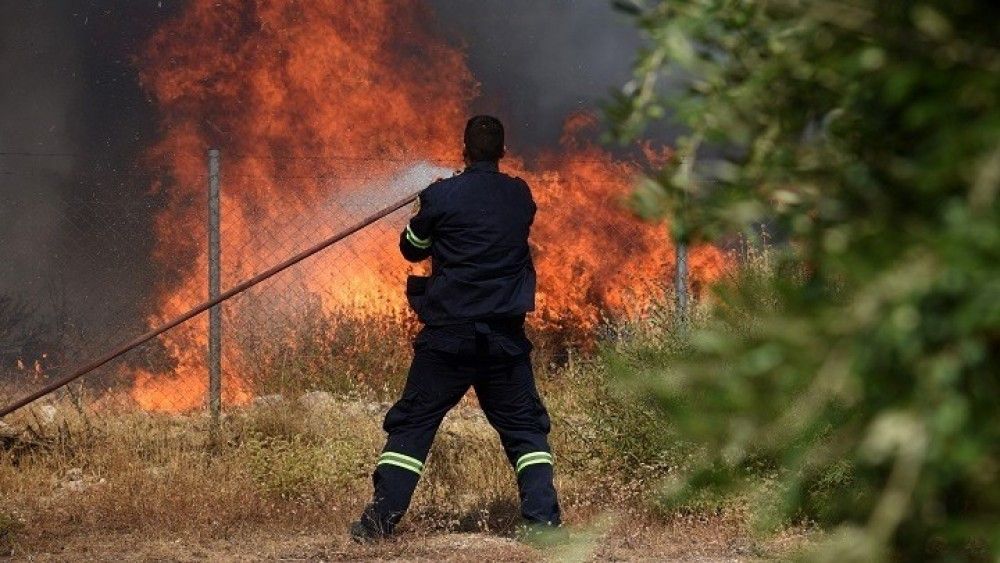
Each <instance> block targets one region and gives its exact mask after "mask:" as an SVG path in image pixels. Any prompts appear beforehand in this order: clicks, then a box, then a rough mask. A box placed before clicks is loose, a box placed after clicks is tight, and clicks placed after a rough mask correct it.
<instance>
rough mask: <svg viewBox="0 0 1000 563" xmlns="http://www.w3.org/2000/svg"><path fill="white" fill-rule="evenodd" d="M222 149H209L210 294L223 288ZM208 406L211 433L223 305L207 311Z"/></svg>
mask: <svg viewBox="0 0 1000 563" xmlns="http://www.w3.org/2000/svg"><path fill="white" fill-rule="evenodd" d="M219 207H220V205H219V150H218V149H210V150H209V151H208V298H209V299H215V298H216V297H218V296H219V291H220V287H219V286H220V281H221V280H220V268H219V264H220V259H221V245H220V232H219V215H220V211H219ZM208 410H209V412H210V413H211V416H212V433H213V436H214V433H215V431H216V430H217V429H218V427H219V415H220V412H221V410H222V305H216V306H214V307H212V308H211V309H209V312H208Z"/></svg>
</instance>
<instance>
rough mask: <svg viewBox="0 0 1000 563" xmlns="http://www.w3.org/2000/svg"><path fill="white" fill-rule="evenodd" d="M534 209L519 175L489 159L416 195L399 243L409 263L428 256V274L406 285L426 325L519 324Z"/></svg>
mask: <svg viewBox="0 0 1000 563" xmlns="http://www.w3.org/2000/svg"><path fill="white" fill-rule="evenodd" d="M535 210H536V207H535V202H534V200H533V199H532V197H531V191H530V190H529V188H528V185H527V184H526V183H525V182H524V180H521V179H520V178H513V177H511V176H507V175H506V174H502V173H501V172H500V171H499V170H498V168H497V164H496V163H494V162H476V163H473V164H472V165H470V166H469V167H467V168H466V169H465V171H463V172H462V173H461V174H458V175H456V176H453V177H451V178H447V179H443V180H439V181H437V182H435V183H433V184H431V185H430V186H429V187H428V188H427V189H426V190H424V191H423V193H421V195H420V208H419V211H418V212H417V214H416V215H414V216H413V217H412V218H411V219H410V221H409V223H408V224H407V225H406V228H405V229H404V230H403V232H402V233H401V234H400V241H399V246H400V250H401V251H402V253H403V256H404V257H405V258H406V259H407V260H409V261H411V262H416V261H419V260H423V259H425V258H427V257H430V259H431V275H430V277H429V278H426V279H411V280H409V282H408V284H407V286H408V287H407V294H408V296H409V297H410V302H411V304H412V305H413V308H414V310H415V312H416V313H417V315H418V317H419V318H420V320H421V321H422V322H423V323H424V324H425V325H427V327H428V328H432V327H452V329H453V331H462V330H473V329H475V330H477V332H480V331H482V330H492V328H491V327H493V328H496V327H497V326H499V327H500V328H501V330H500V332H507V331H505V330H502V329H503V327H504V325H505V324H507V323H512V324H513V325H517V324H519V323H518V321H523V319H524V315H525V313H527V312H529V311H531V310H533V309H534V308H535V268H534V265H533V263H532V260H531V251H530V249H529V247H528V233H529V231H530V229H531V224H532V221H533V220H534V217H535ZM477 323H478V325H479V326H478V328H477V326H476V325H477ZM463 327H464V328H463ZM470 327H471V328H470ZM435 332H440V331H435ZM463 340H465V339H464V338H463Z"/></svg>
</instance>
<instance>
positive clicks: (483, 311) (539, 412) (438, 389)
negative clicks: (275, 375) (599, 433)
mask: <svg viewBox="0 0 1000 563" xmlns="http://www.w3.org/2000/svg"><path fill="white" fill-rule="evenodd" d="M503 155H504V129H503V125H502V124H501V123H500V121H499V120H498V119H496V118H495V117H490V116H485V115H481V116H476V117H473V118H472V119H470V120H469V121H468V123H467V124H466V127H465V150H464V157H465V163H466V168H465V170H464V171H463V172H461V173H459V174H457V175H455V176H453V177H451V178H448V179H444V180H438V181H437V182H435V183H433V184H431V185H430V186H429V187H428V188H427V189H426V190H424V191H423V193H421V195H420V197H419V200H418V202H417V205H418V210H417V212H416V214H415V215H414V216H413V217H412V218H411V219H410V221H409V223H408V224H407V225H406V228H405V229H404V230H403V232H402V233H401V234H400V239H399V248H400V251H401V252H402V254H403V257H404V258H406V259H407V260H409V261H411V262H418V261H421V260H424V259H426V258H430V259H431V275H430V276H429V277H427V278H420V277H414V276H411V277H410V278H409V279H408V280H407V297H408V299H409V302H410V304H411V306H412V307H413V309H414V310H415V312H416V313H417V316H418V317H419V319H420V321H421V322H422V323H423V324H424V326H423V328H422V330H421V331H420V332H419V334H418V335H417V337H416V339H415V340H414V343H413V349H414V356H413V363H412V364H411V366H410V371H409V375H408V376H407V380H406V385H405V387H404V389H403V393H402V397H401V398H400V399H399V401H398V402H396V404H395V405H393V407H392V408H391V409H390V410H389V412H388V413H387V414H386V417H385V423H384V425H383V428H384V429H385V431H386V433H387V434H388V439H387V441H386V444H385V448H384V449H383V450H382V454H381V455H380V456H379V458H378V462H377V464H376V466H375V471H374V473H373V475H372V479H373V481H374V484H375V494H374V498H373V499H372V502H371V503H370V504H369V505H368V506H367V507H366V508H365V510H364V512H363V513H362V515H361V518H360V519H359V520H358V521H357V522H355V523H354V524H353V525H352V526H351V536H352V537H353V538H354V539H355V540H357V541H362V542H363V541H371V540H376V539H380V538H384V537H387V536H389V535H391V534H392V532H393V529H394V528H395V527H396V524H397V523H398V522H399V520H400V519H401V518H402V517H403V514H404V513H405V512H406V509H407V508H408V507H409V505H410V498H411V497H412V495H413V491H414V489H415V488H416V486H417V481H418V480H419V479H420V475H421V474H422V473H423V472H424V468H425V464H426V462H427V452H428V451H429V450H430V448H431V443H432V442H433V440H434V434H435V433H436V432H437V429H438V426H439V425H440V424H441V420H442V418H444V416H445V414H446V413H447V412H448V411H449V410H450V409H451V408H452V407H454V406H455V404H457V403H458V401H459V400H460V399H461V398H462V396H464V395H465V393H466V391H468V389H469V387H470V386H471V387H473V388H474V389H475V391H476V397H478V399H479V404H480V406H481V407H482V409H483V411H484V413H485V414H486V419H487V420H488V421H489V422H490V424H491V425H492V426H493V427H494V428H495V429H496V431H497V432H498V433H499V435H500V441H501V443H502V445H503V449H504V452H505V453H506V454H507V459H508V460H509V461H510V465H511V469H512V472H513V474H514V476H515V477H516V479H517V485H518V490H519V496H520V504H521V516H522V518H523V520H524V523H525V525H526V526H527V527H529V528H531V529H538V528H542V529H544V528H546V527H550V526H551V527H555V526H558V525H559V524H560V517H559V503H558V500H557V498H556V491H555V487H554V486H553V483H552V472H553V462H554V458H553V456H552V450H551V449H550V448H549V442H548V438H547V436H548V433H549V416H548V413H547V412H546V410H545V406H544V405H543V404H542V400H541V398H540V397H539V395H538V390H537V389H536V387H535V380H534V375H533V373H532V367H531V361H530V357H529V354H530V351H531V342H530V341H529V340H528V338H527V336H526V335H525V331H524V318H525V314H526V313H528V312H529V311H531V310H532V309H534V303H535V269H534V265H533V264H532V259H531V252H530V250H529V247H528V233H529V231H530V228H531V223H532V221H533V220H534V216H535V203H534V201H533V199H532V197H531V191H530V190H529V188H528V185H527V184H526V183H525V182H524V180H522V179H520V178H512V177H510V176H507V175H506V174H503V173H501V172H500V171H499V169H498V162H499V160H500V159H501V158H502V157H503Z"/></svg>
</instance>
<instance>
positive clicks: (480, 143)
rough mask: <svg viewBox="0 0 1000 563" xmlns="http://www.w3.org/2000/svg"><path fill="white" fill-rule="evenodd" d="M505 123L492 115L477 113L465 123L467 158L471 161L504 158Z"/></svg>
mask: <svg viewBox="0 0 1000 563" xmlns="http://www.w3.org/2000/svg"><path fill="white" fill-rule="evenodd" d="M503 153H504V149H503V123H500V120H499V119H497V118H495V117H493V116H490V115H477V116H475V117H473V118H472V119H470V120H469V122H468V123H466V124H465V158H467V159H468V160H469V162H478V161H480V160H491V161H497V160H500V159H501V158H503Z"/></svg>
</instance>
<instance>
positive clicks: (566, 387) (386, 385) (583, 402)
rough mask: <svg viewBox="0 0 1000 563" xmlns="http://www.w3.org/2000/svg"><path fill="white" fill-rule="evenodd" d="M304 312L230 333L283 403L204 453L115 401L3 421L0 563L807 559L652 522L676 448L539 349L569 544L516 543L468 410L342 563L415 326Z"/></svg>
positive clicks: (496, 453)
mask: <svg viewBox="0 0 1000 563" xmlns="http://www.w3.org/2000/svg"><path fill="white" fill-rule="evenodd" d="M307 309H308V310H306V311H305V312H304V313H303V314H302V316H301V317H295V318H293V319H285V320H284V321H282V320H281V319H278V320H274V321H273V322H271V324H269V325H267V326H266V327H265V326H264V325H260V326H256V327H255V325H253V323H250V324H248V325H244V326H243V327H242V329H241V330H240V331H235V330H234V331H233V332H232V333H230V334H232V336H231V338H233V341H232V342H231V346H232V349H233V350H236V351H237V352H238V354H239V356H240V358H242V360H243V362H244V364H245V366H246V369H245V370H241V373H245V374H246V376H247V377H248V378H249V379H250V380H251V381H253V382H254V385H255V388H256V389H257V390H258V393H259V395H269V394H280V396H279V395H269V397H270V398H269V399H268V400H267V401H258V402H257V403H256V404H254V405H250V406H246V407H240V408H229V409H227V410H226V415H225V417H224V419H223V420H222V424H221V428H220V429H219V432H218V434H217V435H216V436H214V437H213V436H212V433H211V432H210V424H209V420H208V418H207V417H206V416H205V415H204V414H202V413H189V414H179V415H166V414H151V413H144V412H141V411H138V410H137V409H135V407H134V406H128V405H129V402H128V401H115V400H110V401H108V400H104V401H100V402H97V403H93V404H92V407H90V408H82V407H81V403H80V402H79V401H77V402H76V403H75V404H74V403H73V402H72V401H71V399H72V397H69V396H67V397H66V398H64V399H59V400H57V401H56V402H51V401H50V402H48V403H45V404H36V405H34V406H33V407H31V408H30V409H25V410H23V411H21V412H19V413H16V415H15V416H14V417H13V418H12V419H9V420H7V421H6V422H7V423H9V424H10V426H8V427H6V428H5V427H2V426H0V557H2V556H3V554H4V553H12V554H13V555H14V557H15V558H18V557H28V558H32V559H59V560H64V559H98V560H121V559H128V560H205V559H211V560H258V559H322V560H372V559H405V560H427V561H451V560H453V561H468V560H487V561H494V560H504V561H534V560H544V559H571V560H588V559H591V560H635V559H645V560H663V559H674V560H699V561H702V560H754V559H761V558H768V557H771V556H781V555H787V554H789V553H791V552H793V551H794V550H795V549H797V548H799V547H800V546H802V545H803V544H804V543H805V542H806V541H807V540H805V539H803V538H804V537H805V535H806V534H805V533H804V532H802V531H801V530H799V529H797V528H789V529H788V530H786V531H785V532H782V533H781V534H779V535H777V536H770V537H768V538H761V537H758V536H755V535H754V534H753V533H751V532H750V531H749V526H748V521H749V518H748V514H747V510H746V503H744V502H741V501H739V500H734V499H711V498H710V499H706V500H705V501H704V502H699V504H698V505H697V506H689V507H682V508H681V509H679V510H674V511H672V512H670V513H664V511H663V509H661V508H659V507H658V504H657V502H656V501H657V499H658V498H659V489H658V487H659V483H661V481H662V478H663V477H664V475H666V474H669V473H672V472H676V471H679V470H681V469H683V465H684V460H685V458H686V456H687V455H688V454H689V451H690V447H691V446H689V445H684V444H676V445H668V446H664V444H665V443H667V444H672V442H671V441H670V440H669V439H665V438H664V436H667V437H669V435H670V428H669V427H668V426H667V425H666V423H665V422H663V421H662V417H657V416H652V415H651V414H650V413H648V412H646V411H644V410H643V408H642V407H641V406H640V404H639V403H637V402H636V401H634V400H633V399H632V398H630V397H628V396H627V395H620V394H617V393H616V392H614V391H613V389H612V387H613V386H612V385H610V384H609V382H608V381H607V375H606V373H605V371H604V368H603V367H602V366H601V364H600V363H599V362H597V361H596V360H587V359H583V360H581V359H580V358H579V357H578V356H576V355H575V354H573V353H572V351H571V350H570V349H569V348H568V347H566V346H565V345H564V344H560V343H559V342H557V341H553V340H551V339H550V340H546V339H545V338H536V342H538V343H539V344H541V345H540V346H539V349H538V350H537V351H536V355H535V359H536V372H537V376H538V381H539V387H540V389H541V392H542V394H543V395H544V396H545V398H546V402H547V404H548V406H549V410H550V414H551V416H552V419H553V434H552V436H551V439H552V445H553V449H554V451H555V454H556V457H557V468H556V471H557V487H558V489H559V493H560V496H561V501H562V504H563V509H564V517H565V520H566V523H567V524H568V528H569V530H570V539H569V541H568V542H563V543H561V544H560V545H557V546H550V547H546V548H540V549H539V548H535V547H531V546H528V545H525V544H523V543H520V542H518V541H515V540H514V539H513V535H514V534H513V532H514V527H515V525H516V523H517V519H518V509H517V501H516V499H517V493H516V489H515V483H514V478H513V472H512V471H511V469H510V467H509V466H508V464H507V462H506V459H505V458H504V456H503V455H502V452H501V449H500V445H499V440H498V438H497V436H496V434H495V432H494V431H493V430H492V429H491V428H489V426H488V425H487V424H486V421H485V418H484V417H483V416H482V414H481V412H480V411H479V409H478V407H477V406H476V402H475V398H474V397H472V396H470V397H467V398H466V399H464V400H463V402H462V403H461V404H460V406H459V407H458V408H457V409H456V410H455V411H454V412H452V413H451V414H450V415H449V417H448V418H447V419H446V421H445V424H444V425H443V427H442V428H441V430H440V432H439V434H438V438H437V441H436V442H435V445H434V448H433V450H432V452H431V455H430V459H429V460H428V471H427V473H426V474H425V477H424V479H423V480H422V481H421V484H420V486H419V488H418V490H417V494H416V497H415V499H414V502H413V505H412V507H411V511H410V513H409V514H408V516H407V517H406V518H405V519H404V521H403V525H402V526H401V527H400V532H401V534H400V536H399V538H398V539H396V540H394V541H390V542H387V543H384V544H379V545H375V546H358V545H355V544H353V543H351V542H350V541H349V540H348V538H347V536H346V533H345V530H346V528H347V526H348V524H349V523H350V522H351V521H352V520H353V519H354V518H355V517H356V515H357V514H358V513H359V512H360V510H361V508H362V506H363V504H364V503H365V502H366V501H367V499H368V497H369V495H370V494H371V482H370V471H371V469H372V463H373V462H374V460H375V458H376V456H377V452H378V449H379V448H380V447H381V445H382V442H383V439H384V436H383V433H382V431H381V418H382V416H383V415H384V413H385V411H386V409H387V408H388V406H389V405H388V402H387V401H388V400H390V399H391V398H392V397H394V396H395V394H396V393H397V392H398V389H399V386H400V384H401V382H402V380H403V376H404V374H405V368H406V364H407V363H408V361H409V354H410V353H409V348H408V347H406V346H399V343H400V342H405V341H407V340H408V338H409V335H410V334H411V333H412V331H413V326H411V325H410V324H409V321H407V320H406V319H394V320H393V319H389V320H386V319H379V318H376V317H372V318H368V319H362V320H360V321H359V319H357V318H350V319H347V318H345V317H343V316H336V315H333V316H327V317H322V316H320V313H319V312H318V310H317V309H316V308H307ZM286 321H287V322H286ZM234 324H235V323H234ZM672 326H673V324H672V322H671V321H670V319H669V314H668V313H665V312H664V311H663V310H656V309H655V308H654V309H652V310H651V311H650V314H649V315H648V317H647V318H646V319H645V321H644V322H643V323H640V324H633V325H624V326H616V327H615V328H614V330H610V329H609V330H607V331H605V334H604V335H603V338H604V339H605V340H606V341H608V342H616V341H623V342H624V341H636V340H641V339H644V338H651V339H656V340H658V341H664V342H668V343H669V342H671V338H672V336H671V333H670V331H671V330H672V329H671V327H672ZM251 329H253V330H251ZM82 395H83V394H79V393H78V394H77V399H79V397H80V396H82ZM0 398H2V397H0Z"/></svg>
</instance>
